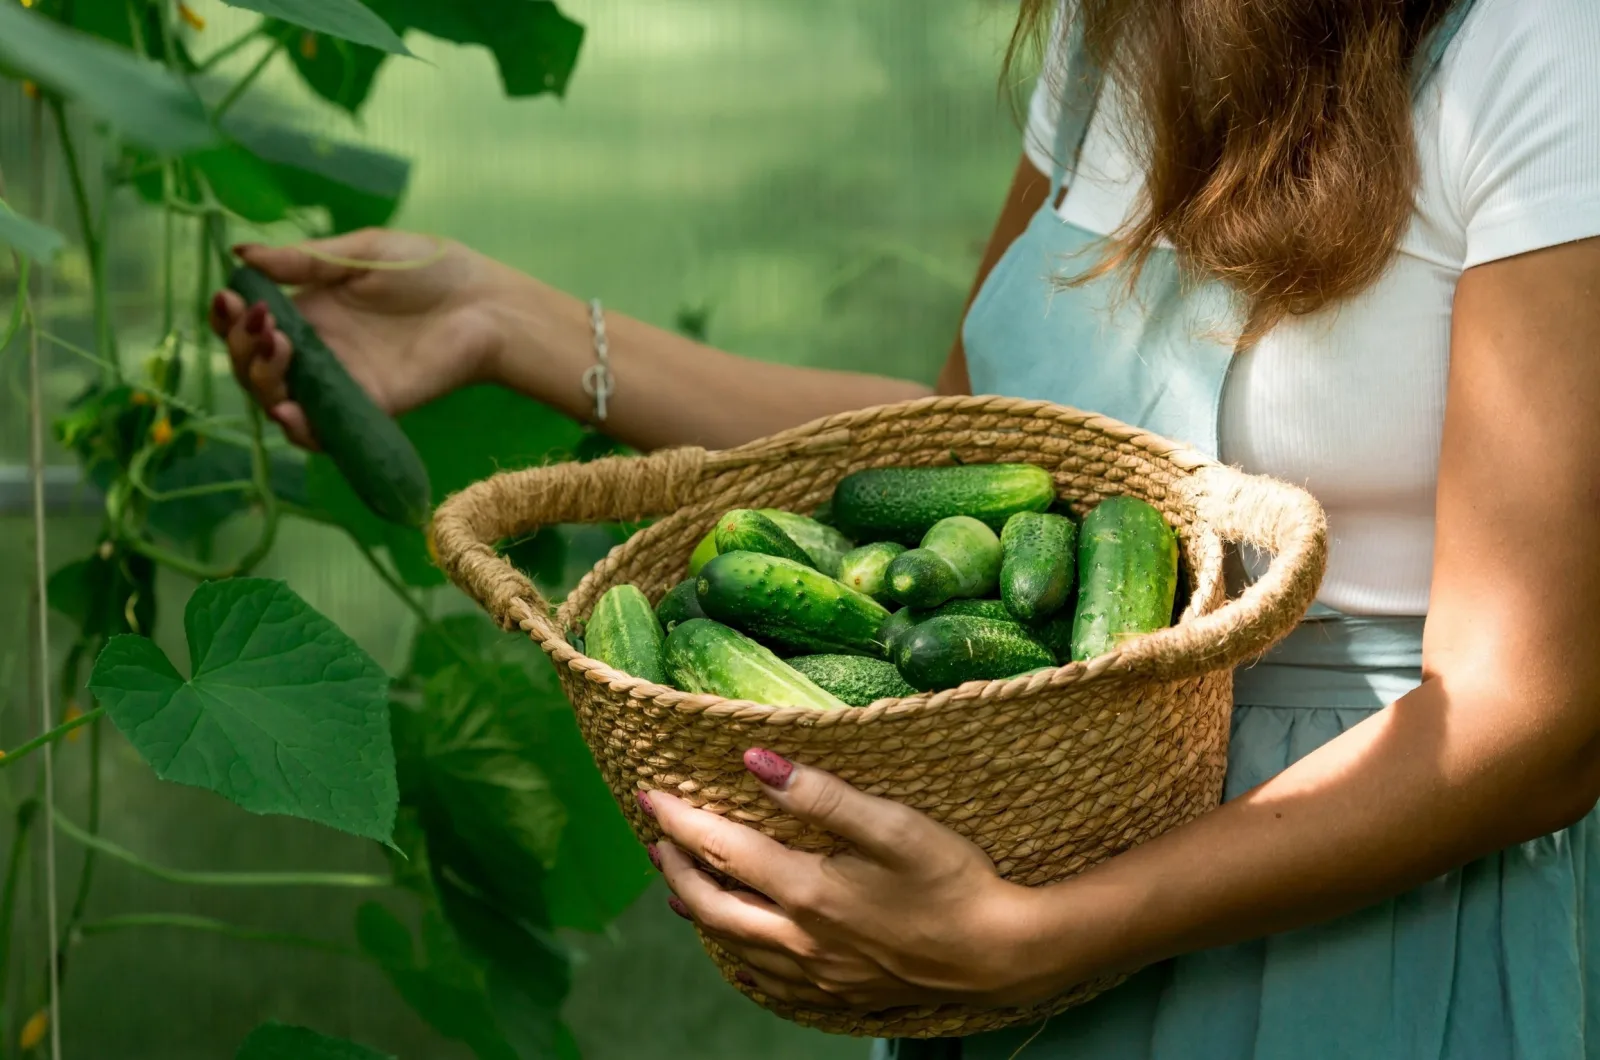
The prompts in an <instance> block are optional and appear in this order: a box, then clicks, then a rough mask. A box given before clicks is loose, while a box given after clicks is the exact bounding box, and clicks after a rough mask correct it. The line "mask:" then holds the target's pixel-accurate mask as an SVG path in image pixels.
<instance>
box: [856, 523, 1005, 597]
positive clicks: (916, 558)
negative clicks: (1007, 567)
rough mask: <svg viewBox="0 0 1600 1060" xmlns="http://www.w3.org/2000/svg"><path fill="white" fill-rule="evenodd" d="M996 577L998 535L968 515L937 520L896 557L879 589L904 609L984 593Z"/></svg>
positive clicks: (998, 555) (992, 590) (998, 574)
mask: <svg viewBox="0 0 1600 1060" xmlns="http://www.w3.org/2000/svg"><path fill="white" fill-rule="evenodd" d="M999 578H1000V539H999V538H998V537H996V536H995V532H994V531H993V530H991V529H989V527H988V526H987V525H986V524H984V523H983V522H981V521H979V520H977V519H974V518H972V517H971V516H970V515H953V516H951V517H950V518H948V519H941V520H939V521H938V522H937V523H935V524H934V525H933V528H932V529H931V530H929V531H928V532H927V534H925V535H924V536H923V538H922V545H921V547H920V548H914V549H912V550H911V551H910V552H905V553H902V554H900V555H899V556H896V557H895V558H894V559H893V560H892V561H891V562H890V563H889V568H888V570H887V571H885V573H884V583H885V584H884V592H885V593H886V594H888V596H889V598H890V599H891V600H893V601H895V602H896V603H900V604H904V605H905V606H907V607H922V608H927V607H938V606H939V605H940V604H942V603H944V602H945V601H946V600H952V599H955V598H956V597H962V598H970V597H979V596H987V595H988V594H989V593H992V592H994V589H995V585H996V584H997V582H998V581H999Z"/></svg>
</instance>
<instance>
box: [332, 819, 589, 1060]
mask: <svg viewBox="0 0 1600 1060" xmlns="http://www.w3.org/2000/svg"><path fill="white" fill-rule="evenodd" d="M395 840H396V843H397V845H398V846H399V848H400V850H401V852H402V853H403V855H404V859H403V860H401V859H400V858H399V857H394V858H392V859H391V860H393V861H394V862H395V878H396V880H397V881H399V882H400V883H401V884H402V886H404V887H406V888H407V889H408V890H410V891H412V892H413V893H415V894H416V896H417V897H418V898H419V899H420V900H421V902H422V916H421V938H420V943H421V945H420V946H418V945H417V944H416V943H415V942H414V941H413V939H412V937H411V933H410V931H409V930H407V928H406V926H405V924H404V923H402V922H401V921H400V919H399V918H398V917H396V916H395V915H394V913H393V912H391V911H390V910H389V909H388V908H386V907H385V906H383V905H380V904H378V903H377V902H369V903H367V904H365V905H363V906H362V907H361V908H360V909H359V910H357V913H356V937H357V939H358V940H359V942H360V944H361V948H362V949H363V950H364V951H365V952H366V953H367V955H368V956H370V957H371V958H372V959H373V960H374V961H375V962H376V963H377V964H378V966H379V967H380V968H382V969H383V971H384V974H385V975H387V976H388V978H389V981H390V983H392V984H393V985H394V987H395V989H396V991H397V992H398V993H399V994H400V996H401V997H402V998H404V999H405V1001H406V1003H407V1004H408V1005H410V1006H411V1007H412V1009H414V1010H415V1011H416V1012H417V1014H418V1015H419V1016H421V1017H422V1018H423V1019H424V1020H425V1021H426V1022H427V1023H428V1024H429V1025H430V1026H432V1027H433V1028H434V1029H435V1030H437V1031H438V1032H439V1033H441V1034H443V1035H445V1036H446V1037H449V1038H453V1039H455V1040H457V1041H461V1042H465V1043H466V1044H467V1045H468V1047H469V1048H471V1049H472V1051H473V1053H474V1054H476V1055H477V1056H478V1057H479V1060H517V1058H519V1057H521V1058H524V1060H528V1058H533V1057H542V1056H550V1055H556V1056H564V1055H570V1046H568V1051H566V1052H563V1051H562V1050H563V1046H564V1044H567V1041H568V1040H569V1036H567V1035H566V1034H565V1029H564V1028H563V1027H561V1024H560V1022H559V1018H558V1015H559V1010H560V1004H561V1000H562V998H564V997H565V995H566V992H567V989H568V985H569V981H568V969H567V958H566V955H565V953H564V952H562V950H561V949H560V948H559V947H558V946H556V945H554V944H553V943H552V942H551V940H549V939H548V938H547V937H544V936H541V935H539V934H536V933H534V932H531V931H530V930H529V929H528V928H527V927H526V926H525V925H524V924H521V923H519V922H518V921H516V920H514V919H511V918H509V917H507V916H506V915H505V914H503V913H501V912H500V911H498V910H496V909H495V908H494V907H493V906H491V905H488V904H487V903H485V902H483V901H481V900H480V899H479V898H478V897H477V896H475V895H473V894H471V893H469V892H468V891H466V890H464V889H463V888H461V887H460V886H457V885H455V884H452V883H451V882H450V881H449V879H448V878H444V877H443V876H442V874H441V871H440V869H439V866H438V865H437V864H436V863H435V862H434V860H433V852H432V851H431V850H430V848H429V845H428V842H427V840H426V839H425V838H424V835H423V831H422V828H421V825H420V823H419V822H418V820H417V815H416V813H415V812H414V811H411V810H406V811H404V812H402V814H401V816H400V819H399V821H398V822H397V825H396V829H395Z"/></svg>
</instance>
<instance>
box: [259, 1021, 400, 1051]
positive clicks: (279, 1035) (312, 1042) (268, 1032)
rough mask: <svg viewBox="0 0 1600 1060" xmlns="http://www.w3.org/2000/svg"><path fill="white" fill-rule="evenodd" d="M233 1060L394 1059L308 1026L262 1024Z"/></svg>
mask: <svg viewBox="0 0 1600 1060" xmlns="http://www.w3.org/2000/svg"><path fill="white" fill-rule="evenodd" d="M234 1060H395V1058H394V1057H392V1056H390V1055H389V1054H387V1053H377V1052H373V1051H372V1050H371V1049H368V1048H367V1047H366V1046H364V1045H357V1044H356V1043H355V1042H350V1041H346V1040H345V1039H343V1038H329V1037H328V1036H327V1035H323V1034H318V1033H317V1032H316V1031H314V1030H310V1029H309V1028H306V1027H291V1026H289V1025H288V1024H284V1023H275V1022H274V1023H263V1024H262V1025H261V1026H259V1027H257V1028H256V1029H255V1030H253V1031H251V1032H250V1037H248V1038H246V1039H245V1040H244V1044H243V1045H241V1046H240V1047H239V1052H238V1055H237V1056H235V1057H234Z"/></svg>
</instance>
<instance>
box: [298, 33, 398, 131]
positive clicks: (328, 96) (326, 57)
mask: <svg viewBox="0 0 1600 1060" xmlns="http://www.w3.org/2000/svg"><path fill="white" fill-rule="evenodd" d="M399 28H404V27H399ZM271 32H272V33H273V35H274V36H276V37H278V38H279V39H280V40H284V41H285V42H286V43H287V44H288V45H289V47H288V55H289V61H290V62H292V63H293V64H294V68H295V69H296V70H298V71H299V72H300V77H301V79H302V80H303V81H305V83H306V85H307V87H309V88H310V89H311V91H313V92H315V93H316V94H317V95H319V96H321V97H322V98H323V99H325V100H327V101H328V102H330V103H332V104H334V105H336V106H339V107H343V108H344V109H345V110H347V111H349V112H350V113H351V114H355V113H356V112H358V111H359V110H360V109H361V105H362V104H363V103H365V102H366V101H367V96H368V95H370V94H371V92H372V83H373V81H375V80H376V79H377V76H378V69H379V68H380V67H381V66H383V64H384V62H385V61H386V60H387V59H388V58H389V55H388V53H387V52H381V51H379V50H378V49H376V48H364V47H362V46H361V45H359V44H351V43H350V42H349V41H345V40H339V39H338V38H336V37H322V36H319V35H317V34H314V33H313V34H308V33H306V32H305V31H304V30H297V29H295V28H293V27H291V26H289V25H288V24H287V23H282V22H280V23H277V24H275V26H274V27H273V29H272V31H271ZM308 41H309V43H308Z"/></svg>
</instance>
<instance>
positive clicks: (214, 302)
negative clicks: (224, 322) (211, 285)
mask: <svg viewBox="0 0 1600 1060" xmlns="http://www.w3.org/2000/svg"><path fill="white" fill-rule="evenodd" d="M227 311H228V300H227V299H226V298H224V297H223V296H222V292H221V291H218V292H217V293H216V294H214V295H212V296H211V319H212V320H221V319H222V314H224V313H226V312H227Z"/></svg>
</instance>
